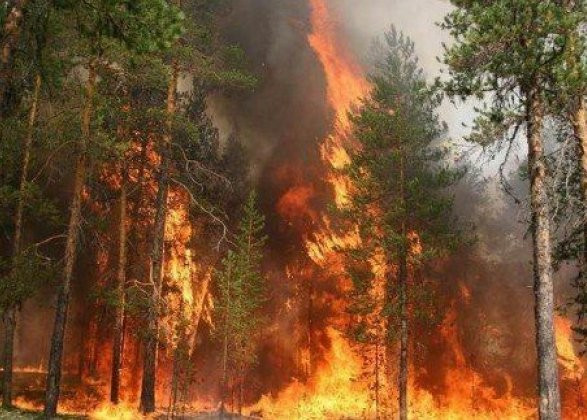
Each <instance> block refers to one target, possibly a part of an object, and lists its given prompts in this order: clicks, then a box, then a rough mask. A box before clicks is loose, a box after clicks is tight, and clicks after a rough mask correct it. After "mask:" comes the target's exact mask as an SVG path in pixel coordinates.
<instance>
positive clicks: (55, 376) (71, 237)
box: [45, 60, 96, 418]
mask: <svg viewBox="0 0 587 420" xmlns="http://www.w3.org/2000/svg"><path fill="white" fill-rule="evenodd" d="M95 88H96V68H95V61H94V60H92V61H91V62H90V64H89V67H88V80H87V81H86V87H85V93H86V99H85V104H84V108H83V111H82V119H81V131H82V135H81V138H80V142H79V145H78V152H77V154H78V156H77V162H76V165H75V174H74V183H73V196H72V198H71V205H70V216H69V224H68V228H67V242H66V245H65V256H64V265H65V267H64V270H63V282H62V283H61V287H60V288H59V292H58V297H57V308H56V313H55V325H54V327H53V336H52V338H51V352H50V353H49V371H48V373H47V391H46V396H45V416H46V417H49V418H51V417H55V414H56V412H57V403H58V400H59V387H60V382H61V365H62V356H63V341H64V338H65V327H66V324H67V312H68V307H69V294H70V289H71V280H72V277H73V268H74V264H75V260H76V256H77V244H78V239H79V238H78V237H79V228H80V224H81V207H82V193H83V189H84V184H85V179H86V169H87V168H86V166H87V145H88V142H89V139H90V123H91V120H92V114H93V102H94V94H95Z"/></svg>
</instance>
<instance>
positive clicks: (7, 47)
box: [0, 0, 28, 106]
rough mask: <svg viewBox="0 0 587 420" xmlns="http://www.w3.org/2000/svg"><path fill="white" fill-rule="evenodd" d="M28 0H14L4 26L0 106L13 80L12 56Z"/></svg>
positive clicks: (2, 104)
mask: <svg viewBox="0 0 587 420" xmlns="http://www.w3.org/2000/svg"><path fill="white" fill-rule="evenodd" d="M27 3H28V0H14V1H13V3H12V7H11V9H10V12H8V15H7V16H6V20H5V21H4V25H3V27H2V46H1V48H2V51H1V52H0V106H4V101H5V95H6V91H7V89H8V88H9V86H10V83H11V80H12V70H13V69H12V57H13V52H14V47H15V46H16V43H17V42H18V39H19V38H20V33H21V28H22V20H23V16H24V8H25V7H26V5H27Z"/></svg>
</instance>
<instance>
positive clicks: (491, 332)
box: [212, 0, 535, 396]
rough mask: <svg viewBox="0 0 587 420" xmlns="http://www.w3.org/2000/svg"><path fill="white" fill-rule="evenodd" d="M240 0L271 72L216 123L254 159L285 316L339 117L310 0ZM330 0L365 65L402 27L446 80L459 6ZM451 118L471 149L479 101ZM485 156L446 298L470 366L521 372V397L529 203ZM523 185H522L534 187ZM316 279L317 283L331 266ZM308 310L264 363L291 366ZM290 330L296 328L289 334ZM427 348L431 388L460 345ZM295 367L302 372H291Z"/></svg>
mask: <svg viewBox="0 0 587 420" xmlns="http://www.w3.org/2000/svg"><path fill="white" fill-rule="evenodd" d="M236 5H237V6H236V8H235V10H234V13H233V15H232V16H231V18H230V19H228V20H227V29H226V34H227V36H228V37H229V39H232V40H234V41H235V42H238V43H239V44H240V45H241V46H242V47H243V48H244V49H245V51H246V52H247V54H248V56H249V57H250V59H251V61H252V63H253V66H254V68H255V69H256V70H257V71H258V72H259V73H260V76H261V85H260V86H259V87H258V88H257V90H256V91H255V92H254V93H252V94H251V95H250V96H248V97H246V98H214V100H213V101H212V102H213V106H212V108H213V112H214V114H215V115H216V118H217V120H219V121H222V122H223V126H224V127H228V128H229V129H230V130H235V131H237V132H238V134H239V136H240V137H241V139H242V140H243V141H244V142H245V144H247V145H248V147H249V150H250V151H251V153H252V155H253V159H254V164H255V173H256V182H257V184H258V188H259V190H260V192H261V198H262V202H263V209H264V211H265V213H266V214H267V216H268V222H269V231H270V234H271V242H270V256H269V258H268V260H269V263H268V266H269V267H270V269H272V270H273V271H272V273H273V275H272V287H273V289H274V290H273V293H274V295H273V298H274V301H273V302H274V307H273V308H272V309H271V310H272V311H273V312H272V313H273V314H280V315H279V316H281V315H283V311H281V310H280V306H282V305H284V304H285V301H286V300H287V298H288V296H291V293H294V292H295V290H293V289H295V287H294V286H292V285H291V281H292V280H291V279H289V278H287V276H286V275H285V274H284V270H286V269H287V268H290V267H291V265H292V263H294V262H299V261H301V260H303V258H304V255H305V249H304V246H303V240H304V232H306V231H308V230H309V228H310V227H311V226H313V225H314V224H315V223H316V217H315V213H316V212H319V211H321V210H323V209H324V207H325V206H324V205H325V202H327V201H328V200H329V198H330V194H331V193H330V192H329V191H328V189H327V188H325V185H324V182H323V181H322V177H323V173H324V172H323V168H322V166H321V162H320V159H319V156H318V145H319V144H320V141H321V140H322V139H323V138H324V136H325V135H326V134H327V133H328V130H329V126H330V124H331V122H332V115H331V111H329V110H328V108H327V106H326V100H325V80H324V75H323V69H322V68H321V67H320V65H319V64H318V60H317V57H315V55H314V53H313V52H312V51H311V49H310V48H309V46H308V43H307V39H306V38H307V34H308V30H309V23H308V9H307V4H306V2H304V1H299V0H238V1H237V2H236ZM329 5H330V6H331V7H332V8H334V9H335V11H336V12H337V14H338V22H337V30H338V32H339V35H340V38H341V39H342V40H344V42H346V43H347V44H348V47H349V48H348V49H349V50H350V51H351V52H352V53H353V54H354V56H355V57H356V58H357V60H358V61H359V62H361V63H363V65H364V68H365V70H367V71H368V65H369V50H370V47H371V45H372V42H373V40H374V39H375V38H376V37H379V36H381V35H382V34H383V33H384V32H385V31H386V30H388V29H389V27H390V25H394V26H395V27H396V28H397V29H399V30H401V31H402V32H404V33H405V34H406V35H408V36H409V37H410V38H411V39H412V40H413V41H414V42H415V48H416V52H417V55H418V57H419V60H420V64H421V66H422V67H423V69H424V71H425V74H426V76H427V78H428V79H429V80H430V81H432V80H434V79H435V78H436V77H442V76H443V73H442V64H441V63H440V62H439V60H438V57H439V56H441V55H442V53H443V43H449V42H450V39H449V36H448V34H446V33H445V32H443V31H442V30H441V29H440V28H439V27H438V26H437V25H435V23H437V22H440V21H442V19H443V17H444V16H445V15H446V13H447V12H449V11H450V10H451V6H450V4H449V3H448V2H446V1H431V0H365V1H362V2H360V4H359V3H357V2H356V1H355V0H336V1H334V0H332V1H330V2H329ZM440 115H441V118H442V119H443V120H444V121H446V122H447V124H448V127H449V134H450V136H451V137H452V138H453V139H455V140H456V144H457V148H458V149H459V151H460V152H462V153H465V151H466V150H468V149H469V145H466V144H465V143H464V141H463V140H461V139H462V138H463V136H465V135H466V134H467V133H468V131H469V128H468V127H467V126H466V125H468V126H470V125H471V122H472V120H473V118H474V113H473V105H472V104H471V103H456V104H453V103H451V102H449V101H445V102H444V103H443V105H442V107H441V109H440ZM480 156H481V155H480V153H479V151H478V150H476V151H475V152H474V153H473V154H472V156H469V158H470V161H471V162H472V164H473V166H474V168H473V170H472V173H473V174H475V175H474V176H473V175H472V176H470V177H468V178H467V180H465V181H463V182H462V183H461V185H459V186H458V187H457V189H456V190H455V198H456V200H455V212H456V214H457V215H458V217H459V218H460V220H461V224H462V225H463V226H469V225H474V226H475V232H476V236H477V242H476V243H475V245H474V246H473V247H471V248H470V249H468V250H467V251H466V252H461V253H459V254H458V255H457V256H455V257H454V258H453V259H451V261H449V262H448V263H447V264H446V265H445V266H444V267H443V268H442V270H441V271H442V273H441V274H440V275H439V277H440V279H441V281H442V282H443V283H442V285H443V286H442V287H441V289H442V290H441V295H442V296H441V298H442V299H443V302H444V303H445V304H446V305H450V304H455V305H456V306H457V311H458V316H457V318H456V320H455V322H456V323H457V324H458V331H459V338H460V340H461V341H462V343H463V346H464V347H465V349H464V351H465V353H466V356H467V360H468V363H469V365H470V367H472V368H473V369H475V370H476V371H478V372H482V373H483V374H484V377H485V380H486V381H487V382H488V384H490V385H491V386H493V387H495V388H496V389H497V390H498V391H500V392H501V393H504V392H506V388H508V386H509V384H506V383H505V382H507V381H508V380H509V379H507V378H514V383H513V387H514V393H515V394H517V395H523V396H531V395H532V393H533V384H534V380H533V375H534V370H535V369H534V366H535V354H534V350H533V312H532V305H533V299H532V289H531V283H532V281H531V280H532V277H531V275H532V273H531V265H530V257H531V255H530V253H529V246H528V242H527V241H526V240H525V233H526V227H527V226H526V224H525V221H526V220H525V217H524V211H525V209H524V208H523V207H520V206H518V205H516V204H514V203H513V201H512V200H511V199H509V198H508V197H507V196H506V195H504V194H503V191H502V190H501V187H500V185H499V184H498V183H497V182H495V181H488V180H487V176H488V175H489V176H490V175H495V173H496V170H497V166H498V165H499V156H497V159H495V161H494V163H491V164H490V165H481V163H485V159H482V158H480ZM522 187H524V186H523V185H522V186H520V188H519V190H520V191H525V189H524V188H522ZM522 195H523V194H522ZM299 200H303V201H299ZM300 209H304V211H300ZM309 276H310V278H309V280H310V281H313V280H315V279H316V278H317V277H316V276H320V274H319V273H311V274H310V275H309ZM461 286H462V287H464V288H465V289H466V290H469V291H470V293H471V296H472V297H471V298H470V301H469V303H463V302H462V301H460V300H459V296H460V293H461V290H460V287H461ZM455 302H456V303H455ZM317 312H318V311H317ZM299 315H300V314H299V313H297V314H296V315H291V314H290V315H288V316H290V317H291V316H293V318H291V319H290V318H288V316H286V317H285V318H280V319H279V321H276V322H275V324H274V325H273V327H272V329H271V334H272V335H274V337H276V338H274V340H272V341H271V340H270V341H269V342H268V343H267V344H268V345H267V347H266V348H265V350H266V353H265V354H264V355H263V357H262V361H264V362H266V363H267V364H273V366H275V364H277V365H279V366H280V367H283V366H284V364H285V363H284V360H288V358H289V357H292V355H291V354H290V353H291V352H292V351H294V350H295V349H294V348H292V342H293V340H295V334H293V330H294V327H293V325H294V324H295V323H296V322H299V317H298V318H296V316H299ZM322 315H323V316H325V317H326V318H327V316H328V314H322ZM322 322H327V320H325V319H323V320H322ZM316 328H319V326H318V327H316ZM284 331H287V332H292V334H291V335H287V333H286V335H285V336H284V335H283V334H284ZM435 340H436V341H435ZM428 345H429V347H430V348H432V350H428V353H427V355H426V357H425V358H427V360H424V361H423V362H422V363H423V366H424V367H427V368H430V369H428V371H430V372H433V373H431V374H429V375H427V376H426V375H424V378H423V384H424V385H425V386H429V387H430V386H433V385H432V384H434V383H436V384H438V383H439V379H440V378H442V369H435V366H437V362H439V361H442V362H443V363H445V364H446V363H448V364H449V365H450V363H451V361H450V360H447V359H446V352H450V350H449V349H448V347H447V343H441V342H439V341H438V337H436V338H432V339H431V341H429V342H428ZM278 352H279V353H280V354H279V355H277V354H276V353H278ZM449 359H450V358H449ZM453 362H454V360H453ZM274 371H275V370H274V369H264V372H263V375H264V380H266V381H268V382H270V383H271V386H275V385H277V384H278V383H280V382H281V383H283V376H282V377H281V380H280V381H272V380H271V379H270V378H272V377H274V376H275V372H274ZM285 372H287V374H291V375H293V374H294V373H295V372H294V371H293V370H292V369H289V370H288V369H285ZM267 375H268V376H267ZM285 376H287V375H285ZM269 389H273V390H275V389H276V388H271V387H269ZM436 391H437V392H439V393H441V392H442V391H441V390H438V389H437V390H436ZM498 393H499V392H498Z"/></svg>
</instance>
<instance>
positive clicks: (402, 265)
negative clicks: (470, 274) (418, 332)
mask: <svg viewBox="0 0 587 420" xmlns="http://www.w3.org/2000/svg"><path fill="white" fill-rule="evenodd" d="M399 152H400V162H399V163H400V179H399V182H400V185H399V187H400V198H401V205H402V210H403V212H404V214H403V215H402V221H401V235H402V241H403V243H402V245H401V249H400V255H399V264H398V276H397V277H398V283H399V303H400V359H399V384H398V386H399V418H400V420H407V419H408V261H407V259H408V253H409V247H410V244H409V238H408V235H407V227H406V225H407V220H406V216H407V214H408V209H407V200H406V192H405V183H406V179H405V159H404V156H405V154H404V151H403V150H402V149H401V148H400V150H399Z"/></svg>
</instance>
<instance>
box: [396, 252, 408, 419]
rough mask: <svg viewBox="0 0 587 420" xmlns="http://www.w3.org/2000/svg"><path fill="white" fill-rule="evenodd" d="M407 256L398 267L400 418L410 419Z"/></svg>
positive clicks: (402, 256)
mask: <svg viewBox="0 0 587 420" xmlns="http://www.w3.org/2000/svg"><path fill="white" fill-rule="evenodd" d="M407 274H408V273H407V262H406V255H405V253H403V255H401V256H400V263H399V267H398V280H399V300H400V318H401V320H400V323H401V325H400V361H399V417H400V420H407V418H408V290H407V289H408V283H407V280H408V278H407V277H408V275H407Z"/></svg>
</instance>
